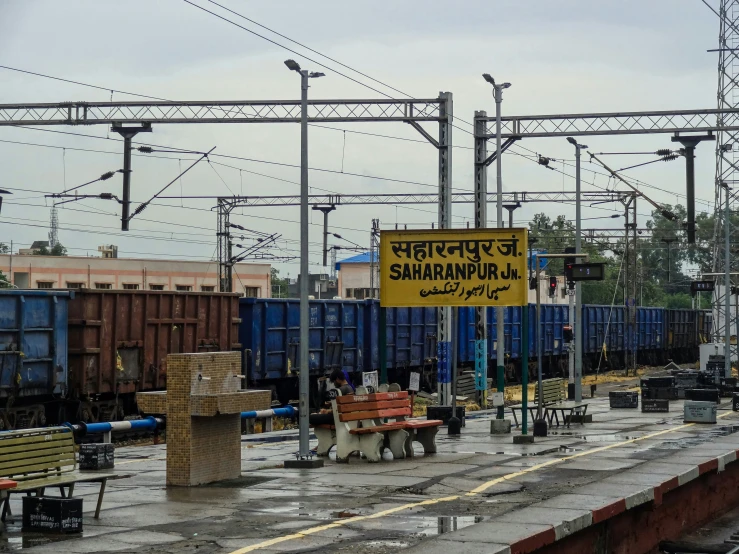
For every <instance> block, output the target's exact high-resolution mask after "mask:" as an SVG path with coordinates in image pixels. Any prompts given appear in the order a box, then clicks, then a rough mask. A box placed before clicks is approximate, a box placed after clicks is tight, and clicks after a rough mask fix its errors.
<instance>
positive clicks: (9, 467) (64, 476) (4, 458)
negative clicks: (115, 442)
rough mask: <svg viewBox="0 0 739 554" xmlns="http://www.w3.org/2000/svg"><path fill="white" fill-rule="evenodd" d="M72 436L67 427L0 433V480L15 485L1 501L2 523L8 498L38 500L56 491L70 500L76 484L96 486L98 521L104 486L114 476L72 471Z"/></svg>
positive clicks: (95, 472)
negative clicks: (22, 495)
mask: <svg viewBox="0 0 739 554" xmlns="http://www.w3.org/2000/svg"><path fill="white" fill-rule="evenodd" d="M76 466H77V464H76V462H75V454H74V434H73V432H72V430H71V429H70V428H69V427H47V428H43V429H23V430H19V431H8V432H4V433H0V479H10V480H12V481H15V482H16V483H17V485H16V486H15V487H14V488H12V489H9V490H8V497H6V498H5V499H4V503H3V509H2V516H1V519H2V521H5V518H6V516H7V514H8V513H10V498H9V497H10V495H11V494H14V493H19V492H25V493H26V494H28V495H30V494H31V493H32V492H35V493H36V496H42V495H43V494H44V491H45V489H47V488H57V487H58V488H59V492H60V494H61V497H62V498H71V497H72V494H73V493H74V485H75V484H76V483H100V492H99V494H98V501H97V506H96V508H95V519H99V518H100V508H101V506H102V504H103V495H104V494H105V484H106V483H107V481H108V479H112V478H116V477H118V474H116V473H103V472H99V471H89V472H82V471H78V470H76ZM65 489H67V492H66V495H65Z"/></svg>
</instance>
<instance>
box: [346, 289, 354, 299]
mask: <svg viewBox="0 0 739 554" xmlns="http://www.w3.org/2000/svg"><path fill="white" fill-rule="evenodd" d="M345 297H346V298H354V289H346V294H345Z"/></svg>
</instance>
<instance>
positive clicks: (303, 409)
mask: <svg viewBox="0 0 739 554" xmlns="http://www.w3.org/2000/svg"><path fill="white" fill-rule="evenodd" d="M285 65H286V66H287V68H288V69H289V70H290V71H295V72H296V73H298V74H299V75H300V365H299V379H300V382H299V390H300V392H299V399H300V404H299V409H298V416H299V446H298V454H297V456H296V459H295V460H286V461H285V467H292V468H296V467H297V468H315V467H321V466H323V460H322V459H320V458H312V457H311V455H310V444H309V433H310V430H309V428H308V406H309V404H308V395H309V389H310V381H309V379H308V374H309V371H310V368H309V366H310V360H309V349H308V340H309V339H308V332H309V326H310V317H309V306H308V285H309V281H310V279H309V276H308V272H309V268H308V219H309V213H310V212H309V206H308V79H315V78H317V77H323V76H324V74H323V73H315V72H309V71H308V70H306V69H301V68H300V65H299V64H298V63H297V62H296V61H295V60H286V61H285Z"/></svg>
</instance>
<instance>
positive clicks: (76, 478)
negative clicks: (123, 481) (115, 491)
mask: <svg viewBox="0 0 739 554" xmlns="http://www.w3.org/2000/svg"><path fill="white" fill-rule="evenodd" d="M116 477H118V475H117V474H115V473H104V474H98V473H91V474H90V475H89V476H86V475H80V474H76V473H68V474H66V475H57V476H52V477H42V478H39V479H35V480H33V481H23V482H20V483H18V487H17V488H15V489H13V490H12V491H10V492H21V491H32V490H35V489H40V488H43V487H58V486H61V485H71V484H72V483H99V482H100V481H102V480H103V479H114V478H116Z"/></svg>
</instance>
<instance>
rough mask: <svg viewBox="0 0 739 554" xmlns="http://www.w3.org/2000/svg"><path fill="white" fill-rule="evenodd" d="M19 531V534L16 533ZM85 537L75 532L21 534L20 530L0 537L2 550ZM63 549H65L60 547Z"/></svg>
mask: <svg viewBox="0 0 739 554" xmlns="http://www.w3.org/2000/svg"><path fill="white" fill-rule="evenodd" d="M16 533H17V534H16ZM79 537H84V533H74V534H69V535H64V534H56V533H28V532H26V533H23V535H22V536H21V535H20V531H17V532H13V531H11V532H10V534H9V536H8V537H6V538H5V539H4V540H3V539H0V550H2V551H10V550H25V549H28V548H35V547H37V546H43V545H45V544H51V543H57V542H62V541H66V540H70V539H76V538H79ZM60 551H63V549H60Z"/></svg>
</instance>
